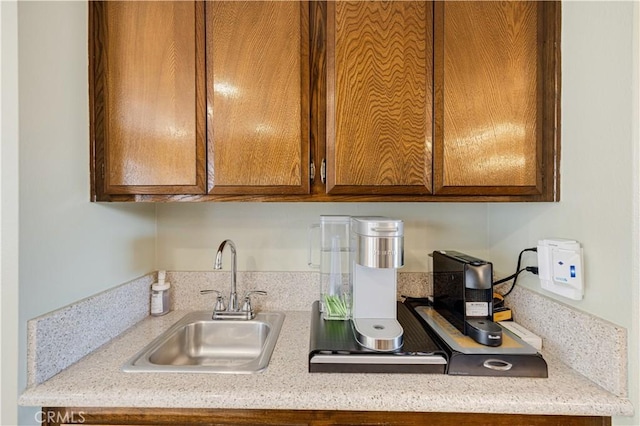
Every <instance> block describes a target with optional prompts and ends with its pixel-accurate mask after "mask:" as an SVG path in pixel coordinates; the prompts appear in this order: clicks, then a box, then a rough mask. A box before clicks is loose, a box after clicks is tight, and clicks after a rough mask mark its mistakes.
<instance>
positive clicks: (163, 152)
mask: <svg viewBox="0 0 640 426" xmlns="http://www.w3.org/2000/svg"><path fill="white" fill-rule="evenodd" d="M89 5H90V49H91V53H92V54H91V55H90V99H91V111H92V114H91V133H92V148H93V158H94V159H95V163H94V164H93V182H94V185H93V186H94V194H93V195H94V199H95V198H97V199H105V198H106V199H108V198H109V197H108V195H109V194H202V193H204V192H205V189H206V188H205V186H206V159H205V155H206V151H205V132H204V126H205V122H204V118H205V115H204V113H205V110H204V108H205V106H204V65H203V57H204V56H203V55H204V8H203V5H202V3H201V2H193V1H175V2H149V1H126V2H120V1H106V2H89Z"/></svg>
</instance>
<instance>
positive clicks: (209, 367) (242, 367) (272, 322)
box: [122, 311, 284, 374]
mask: <svg viewBox="0 0 640 426" xmlns="http://www.w3.org/2000/svg"><path fill="white" fill-rule="evenodd" d="M283 321H284V314H283V313H282V312H259V313H258V314H256V316H255V318H254V319H252V320H215V321H214V320H212V319H211V312H210V311H199V312H191V313H189V314H187V315H185V316H184V317H182V319H180V320H179V321H178V322H176V323H175V324H174V325H172V326H171V327H170V328H169V329H168V330H167V331H165V332H164V333H162V334H161V335H160V336H159V337H158V338H156V339H155V340H153V341H152V342H151V343H149V344H148V345H147V346H146V347H145V348H144V349H142V350H141V351H140V352H138V353H137V354H136V355H135V356H133V358H131V359H130V360H129V361H128V362H127V363H126V364H125V365H124V366H123V367H122V369H123V371H126V372H153V373H161V372H165V373H230V374H245V373H258V372H260V371H263V370H264V369H266V368H267V365H269V360H270V359H271V354H272V353H273V349H274V347H275V345H276V341H277V340H278V335H279V334H280V329H281V327H282V323H283Z"/></svg>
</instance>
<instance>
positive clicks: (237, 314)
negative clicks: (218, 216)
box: [200, 240, 267, 320]
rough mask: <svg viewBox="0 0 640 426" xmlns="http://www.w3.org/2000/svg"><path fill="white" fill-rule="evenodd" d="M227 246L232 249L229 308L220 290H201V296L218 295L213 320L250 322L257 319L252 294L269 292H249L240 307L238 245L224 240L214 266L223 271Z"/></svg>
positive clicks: (262, 294)
mask: <svg viewBox="0 0 640 426" xmlns="http://www.w3.org/2000/svg"><path fill="white" fill-rule="evenodd" d="M227 245H229V248H230V249H231V294H230V295H229V306H225V303H224V297H222V294H220V292H219V291H218V290H200V294H210V293H215V294H216V295H217V296H216V303H215V306H214V308H213V314H212V315H211V319H214V320H218V319H237V320H250V319H253V318H254V317H255V312H254V311H253V307H252V306H251V298H250V296H251V295H252V294H258V295H261V296H264V295H266V294H267V292H266V291H262V290H251V291H248V292H247V293H246V294H245V295H244V298H243V299H244V302H243V305H242V308H240V307H238V293H237V292H236V272H237V263H236V245H235V244H234V243H233V241H231V240H224V241H223V242H222V243H221V244H220V246H219V247H218V252H217V253H216V261H215V263H214V264H213V269H222V252H223V251H224V248H225V247H226V246H227Z"/></svg>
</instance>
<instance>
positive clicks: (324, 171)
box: [320, 158, 327, 183]
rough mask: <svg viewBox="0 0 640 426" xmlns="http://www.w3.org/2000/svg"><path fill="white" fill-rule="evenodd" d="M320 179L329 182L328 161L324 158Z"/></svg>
mask: <svg viewBox="0 0 640 426" xmlns="http://www.w3.org/2000/svg"><path fill="white" fill-rule="evenodd" d="M320 181H321V182H322V183H327V161H326V160H325V159H324V158H323V159H322V164H321V165H320Z"/></svg>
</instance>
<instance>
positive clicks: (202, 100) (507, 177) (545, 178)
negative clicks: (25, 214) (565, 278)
mask: <svg viewBox="0 0 640 426" xmlns="http://www.w3.org/2000/svg"><path fill="white" fill-rule="evenodd" d="M89 10H90V28H89V36H90V37H89V38H90V43H89V46H90V76H89V82H90V98H91V99H90V107H91V137H92V138H91V139H92V141H91V142H92V163H91V166H92V167H91V170H92V200H95V201H109V200H113V201H218V200H220V201H225V200H247V201H557V200H558V199H559V193H558V189H559V170H558V167H559V154H560V146H559V134H560V133H559V126H560V121H559V117H560V43H559V41H560V40H559V37H560V4H559V2H538V1H519V2H439V1H436V2H432V1H338V2H334V1H328V2H325V1H311V2H307V1H299V2H269V1H207V2H202V1H195V2H192V1H176V2H136V1H133V2H90V9H89Z"/></svg>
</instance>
